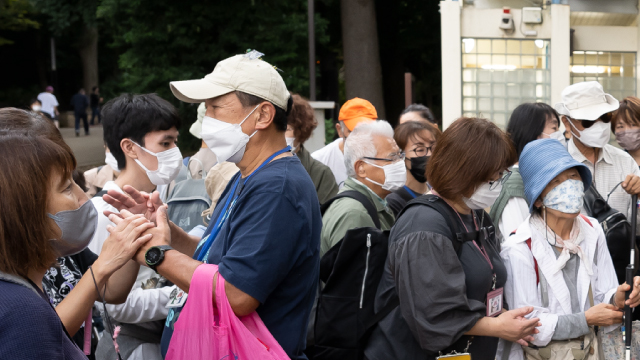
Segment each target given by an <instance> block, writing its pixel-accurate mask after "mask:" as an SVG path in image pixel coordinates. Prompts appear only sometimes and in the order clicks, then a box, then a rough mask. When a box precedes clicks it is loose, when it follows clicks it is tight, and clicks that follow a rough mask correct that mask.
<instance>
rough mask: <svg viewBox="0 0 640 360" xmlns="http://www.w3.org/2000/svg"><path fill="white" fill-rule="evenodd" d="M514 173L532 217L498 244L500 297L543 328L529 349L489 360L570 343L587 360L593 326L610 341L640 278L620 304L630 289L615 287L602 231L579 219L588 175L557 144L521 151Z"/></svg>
mask: <svg viewBox="0 0 640 360" xmlns="http://www.w3.org/2000/svg"><path fill="white" fill-rule="evenodd" d="M520 173H521V174H522V179H523V181H524V188H525V193H526V196H527V200H528V202H529V204H530V205H529V210H530V211H531V215H530V216H529V217H528V218H527V219H526V221H525V222H524V223H522V224H520V226H519V227H518V230H517V231H516V232H515V234H514V235H512V236H510V237H509V238H508V239H507V241H506V242H504V243H503V250H502V252H501V256H502V259H503V261H504V265H505V267H506V269H507V273H508V277H507V284H506V285H505V289H504V293H505V297H506V301H507V303H508V304H509V305H510V306H512V307H516V308H517V307H523V306H527V307H529V306H532V307H534V309H535V310H534V311H533V312H531V313H530V314H528V315H527V316H526V317H536V318H540V322H541V323H542V326H540V327H539V330H540V332H539V333H538V334H535V335H533V341H531V345H532V347H529V346H525V347H521V346H520V344H514V343H512V342H508V341H501V342H500V346H499V348H500V349H499V351H498V355H497V357H496V358H497V359H507V358H508V359H511V360H520V359H522V360H524V359H525V358H526V359H530V358H539V357H538V356H541V355H542V353H543V350H542V349H544V347H548V346H550V345H552V344H554V343H555V344H558V343H560V344H563V345H564V346H567V345H566V344H567V341H569V340H580V341H578V343H577V344H575V347H574V349H575V350H582V351H584V352H585V354H588V353H591V354H594V352H595V351H598V349H597V346H596V347H595V348H594V342H596V341H598V339H597V338H596V335H595V332H594V326H599V327H600V331H604V332H605V333H609V332H611V331H612V330H613V329H615V328H617V327H618V326H619V324H620V323H621V322H622V311H621V309H622V308H624V306H625V304H628V305H630V306H631V307H632V308H633V307H636V306H638V304H640V289H639V288H638V287H639V286H640V277H635V279H634V280H633V285H634V290H633V292H632V293H631V296H630V297H629V300H627V301H625V292H626V291H627V290H629V289H630V286H629V285H627V284H622V285H618V279H617V277H616V272H615V270H614V268H613V262H612V261H611V255H610V254H609V250H608V248H607V240H606V238H605V236H604V232H603V230H602V227H601V226H600V224H599V223H598V221H597V220H596V219H594V218H591V217H586V216H583V215H580V208H581V207H582V203H583V196H584V191H585V190H586V189H588V188H589V186H591V185H592V183H591V178H592V176H591V172H590V171H589V168H588V167H587V166H586V165H584V164H581V163H579V162H578V161H576V160H574V159H573V158H572V157H571V155H569V153H568V152H567V150H566V149H565V148H564V146H563V145H562V144H559V143H558V142H557V141H556V140H552V139H542V140H535V141H533V142H530V143H529V144H527V145H526V146H525V148H524V150H523V151H522V152H521V154H520ZM533 346H535V347H537V348H534V347H533ZM523 350H524V351H523ZM547 350H550V349H547ZM551 351H553V350H551ZM552 358H553V356H552ZM588 358H589V359H592V358H593V359H596V358H598V357H591V356H589V357H588Z"/></svg>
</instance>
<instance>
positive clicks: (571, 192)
mask: <svg viewBox="0 0 640 360" xmlns="http://www.w3.org/2000/svg"><path fill="white" fill-rule="evenodd" d="M583 198H584V184H583V183H582V181H580V180H574V179H568V180H566V181H564V182H563V183H562V184H560V185H558V186H556V187H554V188H553V189H551V191H549V193H548V194H547V196H545V197H544V199H542V203H543V204H544V206H546V207H548V208H549V209H553V210H558V211H560V212H563V213H565V214H577V213H579V212H580V209H581V208H582V203H583Z"/></svg>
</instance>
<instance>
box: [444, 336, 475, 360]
mask: <svg viewBox="0 0 640 360" xmlns="http://www.w3.org/2000/svg"><path fill="white" fill-rule="evenodd" d="M469 347H471V340H469V341H467V347H466V348H465V349H464V350H463V351H462V352H457V351H455V350H453V351H452V352H450V353H448V354H446V355H442V352H440V355H438V356H437V357H436V360H440V359H442V360H471V354H470V353H469Z"/></svg>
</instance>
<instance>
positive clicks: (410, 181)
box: [385, 121, 442, 216]
mask: <svg viewBox="0 0 640 360" xmlns="http://www.w3.org/2000/svg"><path fill="white" fill-rule="evenodd" d="M440 134H442V132H440V129H438V128H437V127H436V126H435V125H433V124H431V123H429V122H426V121H407V122H405V123H403V124H400V125H399V126H398V127H397V128H396V130H395V131H394V135H393V139H394V140H395V141H396V144H398V147H400V149H402V152H403V153H404V154H405V158H404V166H405V167H406V168H407V182H406V184H405V185H404V186H403V187H401V188H400V189H398V190H396V191H394V192H392V193H391V194H389V195H388V196H387V197H386V198H385V200H387V204H388V205H389V208H391V210H392V211H393V215H395V216H398V214H399V213H400V211H401V210H402V208H404V206H405V205H406V204H407V203H408V202H409V201H411V200H412V199H415V198H417V197H418V196H420V195H423V194H426V193H427V191H428V190H429V187H428V185H427V175H426V172H427V163H428V161H429V157H431V152H432V151H433V147H434V146H435V144H436V141H437V140H438V136H440Z"/></svg>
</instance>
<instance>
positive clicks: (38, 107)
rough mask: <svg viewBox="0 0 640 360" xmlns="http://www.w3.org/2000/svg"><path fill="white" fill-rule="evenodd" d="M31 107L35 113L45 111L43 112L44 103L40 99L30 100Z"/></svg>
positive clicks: (40, 113)
mask: <svg viewBox="0 0 640 360" xmlns="http://www.w3.org/2000/svg"><path fill="white" fill-rule="evenodd" d="M29 109H30V110H31V111H33V112H34V113H37V114H39V115H43V113H42V103H41V102H40V100H38V99H31V101H29Z"/></svg>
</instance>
